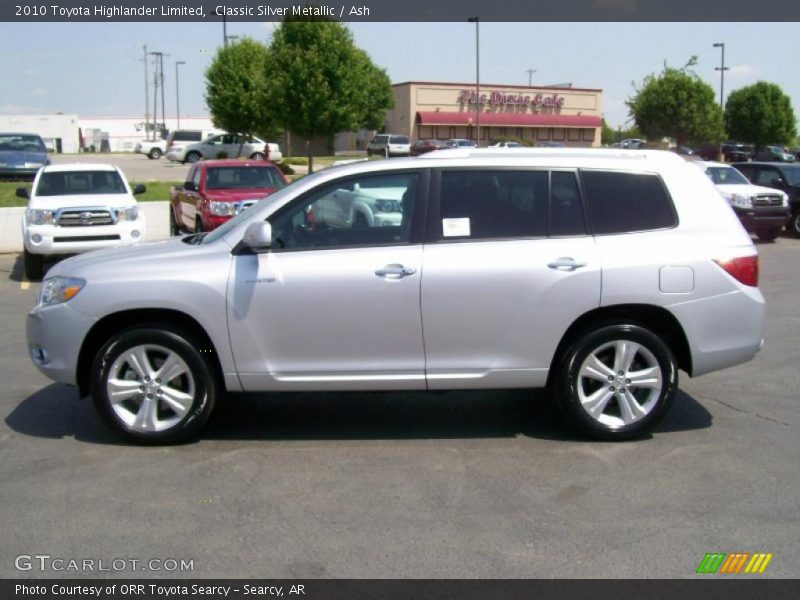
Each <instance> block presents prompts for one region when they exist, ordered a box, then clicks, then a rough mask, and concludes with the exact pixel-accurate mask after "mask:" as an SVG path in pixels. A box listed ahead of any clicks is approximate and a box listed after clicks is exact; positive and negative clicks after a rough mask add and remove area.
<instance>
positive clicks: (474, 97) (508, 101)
mask: <svg viewBox="0 0 800 600" xmlns="http://www.w3.org/2000/svg"><path fill="white" fill-rule="evenodd" d="M458 102H459V103H460V104H464V103H466V104H477V103H478V93H477V92H475V91H474V90H472V91H470V90H461V93H460V94H459V95H458ZM480 103H481V104H493V105H506V106H526V107H527V106H533V107H535V108H539V107H541V108H561V107H562V106H564V96H559V95H558V94H553V95H552V96H545V95H544V94H536V95H535V96H531V95H525V94H504V93H502V92H490V93H488V94H481V96H480Z"/></svg>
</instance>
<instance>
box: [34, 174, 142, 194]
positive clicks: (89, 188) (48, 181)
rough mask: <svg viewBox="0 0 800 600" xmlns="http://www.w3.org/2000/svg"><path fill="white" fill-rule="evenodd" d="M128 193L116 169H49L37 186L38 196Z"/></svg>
mask: <svg viewBox="0 0 800 600" xmlns="http://www.w3.org/2000/svg"><path fill="white" fill-rule="evenodd" d="M126 193H127V190H126V189H125V184H124V183H123V182H122V178H121V177H120V176H119V173H117V172H116V171H71V172H70V171H48V172H44V173H42V176H41V177H40V178H39V184H38V185H37V186H36V195H37V196H70V195H76V194H126Z"/></svg>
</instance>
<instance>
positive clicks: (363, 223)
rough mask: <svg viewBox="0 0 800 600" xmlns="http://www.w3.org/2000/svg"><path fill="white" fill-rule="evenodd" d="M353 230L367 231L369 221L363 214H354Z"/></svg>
mask: <svg viewBox="0 0 800 600" xmlns="http://www.w3.org/2000/svg"><path fill="white" fill-rule="evenodd" d="M353 229H369V221H367V217H365V216H364V213H360V212H358V213H356V218H355V219H353Z"/></svg>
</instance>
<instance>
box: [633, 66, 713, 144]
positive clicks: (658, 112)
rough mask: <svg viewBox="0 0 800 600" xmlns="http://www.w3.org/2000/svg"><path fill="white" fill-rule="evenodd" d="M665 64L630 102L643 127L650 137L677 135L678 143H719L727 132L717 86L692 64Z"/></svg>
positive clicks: (643, 131)
mask: <svg viewBox="0 0 800 600" xmlns="http://www.w3.org/2000/svg"><path fill="white" fill-rule="evenodd" d="M695 64H697V61H696V59H695V58H694V57H692V59H691V60H690V61H689V62H688V63H687V64H686V65H684V67H682V68H680V69H675V68H672V67H668V66H666V64H665V65H664V70H663V71H662V72H661V73H659V74H652V75H648V76H647V77H645V79H644V82H643V83H642V86H641V87H640V88H639V89H638V90H637V91H636V94H635V95H634V96H633V97H632V98H628V100H627V101H626V104H627V105H628V108H629V109H630V113H631V116H632V117H633V118H634V120H635V121H636V125H637V127H638V128H639V130H640V131H641V132H642V134H644V136H645V137H647V138H648V140H651V141H657V140H659V139H661V138H664V137H669V138H673V139H674V140H675V141H676V143H677V144H678V145H683V144H703V143H717V142H719V141H720V140H721V139H722V137H723V135H724V131H723V127H722V109H720V107H719V105H718V104H717V102H716V100H715V94H714V90H713V88H712V87H711V86H710V85H708V84H707V83H705V82H704V81H702V80H701V79H700V78H699V77H697V75H695V74H694V73H693V72H692V71H691V70H690V68H689V67H692V66H694V65H695Z"/></svg>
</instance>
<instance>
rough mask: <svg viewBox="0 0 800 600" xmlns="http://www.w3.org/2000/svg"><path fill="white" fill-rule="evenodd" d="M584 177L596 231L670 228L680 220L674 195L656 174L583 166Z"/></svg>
mask: <svg viewBox="0 0 800 600" xmlns="http://www.w3.org/2000/svg"><path fill="white" fill-rule="evenodd" d="M581 181H582V183H583V188H584V193H585V194H586V205H587V212H588V215H589V223H590V225H591V228H592V231H593V232H594V233H595V234H611V233H633V232H637V231H650V230H654V229H667V228H670V227H675V226H676V225H677V224H678V218H677V215H676V213H675V208H674V206H673V204H672V199H671V198H670V196H669V194H668V192H667V188H666V186H665V185H664V183H663V182H662V181H661V178H660V177H659V176H658V175H656V174H653V173H625V172H619V171H594V170H582V171H581Z"/></svg>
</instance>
